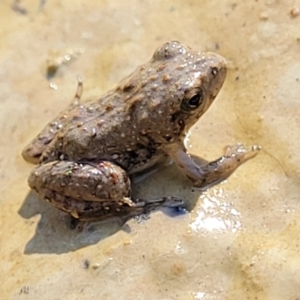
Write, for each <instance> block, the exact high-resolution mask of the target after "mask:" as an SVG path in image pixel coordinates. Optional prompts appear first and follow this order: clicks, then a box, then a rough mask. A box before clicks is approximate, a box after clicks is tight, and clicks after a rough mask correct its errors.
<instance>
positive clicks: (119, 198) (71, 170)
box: [28, 161, 183, 222]
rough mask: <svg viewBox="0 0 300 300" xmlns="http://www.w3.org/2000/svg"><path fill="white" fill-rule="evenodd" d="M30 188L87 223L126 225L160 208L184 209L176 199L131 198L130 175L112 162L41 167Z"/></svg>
mask: <svg viewBox="0 0 300 300" xmlns="http://www.w3.org/2000/svg"><path fill="white" fill-rule="evenodd" d="M28 182H29V186H30V187H31V188H32V189H33V190H35V191H36V192H37V193H38V194H39V195H40V196H41V197H42V198H44V199H46V200H47V201H49V202H50V203H52V204H53V205H54V206H55V207H57V208H59V209H60V210H62V211H64V212H66V213H69V214H70V215H71V216H72V217H73V218H75V219H77V220H78V221H83V222H93V221H103V220H110V219H118V220H121V221H122V222H126V221H127V220H128V219H130V218H132V217H135V216H137V215H140V214H148V213H149V212H150V211H152V210H154V209H155V208H157V207H159V206H173V207H174V206H175V207H176V206H182V205H183V202H182V200H180V199H177V198H174V197H165V198H162V199H155V200H142V199H139V200H136V201H133V200H131V198H130V189H131V187H130V179H129V177H128V176H127V174H126V172H125V171H124V170H123V169H122V168H120V167H119V166H117V165H115V164H114V163H111V162H108V161H102V162H99V163H87V162H85V163H76V162H71V161H55V162H50V163H47V164H41V165H39V166H38V167H36V168H35V169H34V170H33V171H32V173H31V174H30V176H29V179H28Z"/></svg>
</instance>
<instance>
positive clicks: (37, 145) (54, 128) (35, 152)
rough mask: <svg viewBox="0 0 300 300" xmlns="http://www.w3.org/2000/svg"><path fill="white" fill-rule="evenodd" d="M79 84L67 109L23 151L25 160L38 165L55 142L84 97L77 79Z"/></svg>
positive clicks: (79, 80)
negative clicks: (68, 117)
mask: <svg viewBox="0 0 300 300" xmlns="http://www.w3.org/2000/svg"><path fill="white" fill-rule="evenodd" d="M77 80H78V84H77V89H76V93H75V97H74V99H73V100H72V102H71V103H70V105H69V106H68V107H67V109H66V110H64V111H62V112H61V113H60V114H59V115H58V116H57V117H56V118H54V119H53V120H52V121H51V122H50V123H49V124H47V125H46V126H45V128H44V129H43V130H42V131H41V132H40V133H39V134H38V136H37V137H36V138H35V139H34V140H32V141H31V142H30V143H29V145H27V146H26V147H25V148H24V150H23V151H22V156H23V158H24V159H25V160H26V161H28V162H30V163H33V164H38V163H39V161H40V157H41V156H42V153H43V152H44V150H45V148H46V147H47V145H48V144H49V143H50V142H51V141H52V140H53V138H54V136H55V135H56V133H57V132H58V131H59V130H60V129H61V128H62V127H63V125H64V121H65V119H66V117H67V116H68V113H69V112H70V111H71V110H72V109H73V108H74V107H76V106H78V105H79V100H80V97H81V95H82V85H83V83H82V80H81V79H80V77H78V78H77Z"/></svg>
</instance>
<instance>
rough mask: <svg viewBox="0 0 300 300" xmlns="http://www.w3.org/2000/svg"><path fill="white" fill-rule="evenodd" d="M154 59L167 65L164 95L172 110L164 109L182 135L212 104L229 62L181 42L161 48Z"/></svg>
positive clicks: (176, 130)
mask: <svg viewBox="0 0 300 300" xmlns="http://www.w3.org/2000/svg"><path fill="white" fill-rule="evenodd" d="M153 61H157V63H158V64H160V65H161V66H162V65H166V66H167V68H165V70H167V69H168V72H169V74H170V76H169V78H166V79H168V80H169V82H168V84H167V86H168V88H166V89H165V95H164V97H165V101H164V102H165V104H166V106H167V107H168V109H165V110H164V111H165V112H167V114H168V116H169V118H170V119H171V121H172V122H173V125H174V127H173V128H174V133H175V132H177V135H178V134H180V133H181V132H182V131H186V130H188V129H189V128H190V127H191V126H192V125H193V124H194V123H195V122H196V121H197V120H198V119H199V118H200V117H201V116H202V115H203V114H204V113H205V112H206V110H207V109H208V108H209V106H210V105H211V104H212V102H213V100H214V99H215V97H216V96H217V94H218V92H219V91H220V89H221V87H222V85H223V83H224V80H225V77H226V61H225V59H224V58H222V57H221V56H219V55H217V54H214V53H205V52H200V51H193V50H190V49H189V48H187V47H185V46H182V45H181V44H180V43H179V42H169V43H166V44H164V45H163V46H162V47H160V48H158V49H157V50H156V52H155V53H154V55H153ZM165 70H164V71H165ZM164 71H162V73H163V72H164Z"/></svg>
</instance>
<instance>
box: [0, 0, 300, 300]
mask: <svg viewBox="0 0 300 300" xmlns="http://www.w3.org/2000/svg"><path fill="white" fill-rule="evenodd" d="M294 7H296V8H297V6H296V3H295V2H294V1H290V0H287V1H274V0H273V1H272V0H269V1H267V0H265V1H246V0H244V1H236V2H230V1H227V0H224V1H219V0H213V1H212V0H209V1H208V0H207V1H198V0H173V1H171V0H166V1H149V0H144V1H139V0H126V1H125V0H120V1H104V0H103V1H85V2H84V1H77V0H76V1H58V0H55V1H40V2H38V1H26V0H24V1H15V4H14V6H12V1H2V2H1V3H0V12H1V18H0V38H1V43H0V107H1V109H0V127H1V138H0V141H1V142H0V147H1V148H0V166H1V175H0V178H1V179H0V180H1V183H0V192H1V198H0V203H1V210H0V218H1V231H0V241H1V254H0V255H1V264H0V274H1V278H2V284H1V285H0V295H1V296H0V298H1V299H147V300H148V299H272V300H274V299H275V300H276V299H286V300H289V299H291V300H295V299H298V298H300V268H299V263H300V258H299V257H300V249H299V241H300V222H299V217H300V214H299V211H300V188H299V178H300V173H299V165H300V155H299V150H298V149H299V148H300V146H299V140H300V133H299V128H300V65H299V61H300V54H299V53H300V52H299V51H300V49H299V47H300V42H299V41H300V32H299V28H300V16H299V17H298V15H293V16H291V10H292V9H293V8H294ZM13 8H14V9H13ZM168 40H179V41H180V42H182V43H184V44H187V45H189V46H191V47H193V48H195V49H198V48H199V49H203V50H206V51H213V52H217V53H219V54H221V55H222V56H224V57H225V58H226V59H227V60H228V66H229V72H228V77H227V80H226V83H225V86H224V87H223V90H222V92H221V94H220V95H219V96H218V98H217V100H216V102H215V103H214V105H213V106H212V108H211V109H210V110H209V111H208V113H207V114H206V115H205V116H204V117H203V118H202V119H201V120H200V121H199V122H198V123H197V124H196V125H195V127H194V128H193V130H192V131H191V134H190V138H189V141H188V144H189V145H190V146H191V147H190V151H191V152H192V153H193V154H195V155H196V154H198V155H203V156H205V157H208V158H210V159H213V158H216V157H217V156H218V155H220V154H221V153H222V148H223V147H224V146H225V145H227V144H233V143H235V142H236V141H240V142H243V143H246V144H254V143H255V144H260V145H261V146H262V147H263V150H262V152H261V153H260V154H259V155H258V156H257V157H256V158H255V159H253V160H251V161H249V162H247V163H246V164H245V165H244V166H242V167H241V168H240V169H239V170H238V171H237V172H236V173H235V174H234V175H233V176H231V177H230V179H229V180H228V181H227V182H225V183H223V184H220V185H218V186H216V187H214V188H212V189H211V190H209V191H208V192H206V193H205V194H203V195H200V192H199V191H197V190H193V189H192V188H191V186H190V185H189V183H188V182H187V181H185V180H184V179H183V178H182V176H181V175H180V174H179V172H178V171H177V169H176V168H175V167H174V166H172V165H171V166H168V167H166V168H164V169H163V170H162V171H161V172H158V173H156V174H154V175H152V176H151V177H149V178H147V180H146V181H145V182H143V183H142V184H139V187H138V189H137V191H136V193H138V194H140V195H143V197H146V196H151V195H152V196H159V195H163V194H168V195H181V196H182V197H184V198H185V199H187V200H188V201H189V203H190V208H193V209H192V211H191V212H190V213H186V214H183V215H181V216H176V217H171V216H168V215H167V214H163V213H161V212H156V213H154V214H152V215H151V218H150V219H149V220H147V221H146V222H142V223H137V222H136V221H135V220H132V221H130V222H129V223H128V225H126V226H125V227H124V228H123V229H120V228H119V227H118V225H117V224H115V223H110V224H105V225H101V226H100V225H97V224H95V225H93V226H92V227H91V228H90V229H89V230H86V231H84V232H83V233H81V234H78V233H77V232H74V231H71V230H70V229H69V228H68V223H67V218H66V217H65V215H63V214H62V213H60V212H58V211H57V210H56V209H54V208H52V207H51V206H49V205H48V204H47V203H44V202H43V201H41V200H39V199H38V198H37V197H36V195H34V194H29V188H28V186H27V182H26V180H27V175H28V173H29V172H30V170H31V169H32V167H33V166H31V165H29V164H27V163H26V162H24V161H23V160H22V158H21V156H20V152H21V150H22V148H23V147H24V146H25V145H26V143H27V142H29V141H30V139H32V138H33V137H34V135H35V134H37V133H38V131H39V130H40V129H41V128H42V127H43V126H44V125H45V124H46V123H47V122H48V121H49V120H51V118H52V117H54V116H55V115H56V114H57V113H58V112H59V111H60V110H61V109H62V108H64V107H65V106H66V105H67V104H68V103H69V101H70V100H71V99H72V96H73V94H74V93H75V88H76V76H77V75H78V74H80V75H81V76H82V77H83V78H84V85H85V86H84V94H83V98H85V97H88V96H97V95H99V93H103V92H105V91H106V90H108V89H109V88H110V87H112V86H113V85H114V84H116V83H117V82H118V80H120V79H121V78H122V77H123V76H125V75H127V74H128V73H129V72H131V71H132V70H133V69H134V68H135V67H136V66H137V65H138V64H140V63H143V62H145V61H146V60H148V59H149V57H150V56H151V55H152V53H153V51H154V49H155V48H156V47H157V46H159V45H160V44H162V43H163V42H165V41H168ZM65 55H70V56H71V62H69V61H68V59H69V57H65ZM53 57H54V58H58V59H60V58H61V59H62V60H63V62H64V64H63V65H62V66H61V67H60V68H59V70H58V72H57V73H56V75H55V76H54V77H53V78H52V79H49V80H47V78H46V76H45V75H46V65H47V60H48V59H50V58H53ZM50 84H51V86H52V88H50Z"/></svg>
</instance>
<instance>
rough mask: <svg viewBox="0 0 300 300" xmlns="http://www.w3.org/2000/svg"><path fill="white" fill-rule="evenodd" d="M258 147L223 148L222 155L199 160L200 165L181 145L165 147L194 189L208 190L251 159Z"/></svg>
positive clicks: (236, 146) (238, 146)
mask: <svg viewBox="0 0 300 300" xmlns="http://www.w3.org/2000/svg"><path fill="white" fill-rule="evenodd" d="M260 149H261V148H260V147H259V146H252V147H245V146H243V145H242V144H236V145H234V146H227V147H225V149H224V150H225V151H224V155H223V156H221V157H219V158H218V159H216V160H214V161H212V162H208V161H205V160H204V159H201V165H198V164H196V162H195V161H194V160H193V159H192V158H191V157H190V156H189V155H188V154H187V152H186V149H185V148H184V146H183V145H177V144H171V145H166V146H165V152H166V153H167V154H168V155H170V157H171V158H172V159H173V160H174V162H175V163H176V165H177V166H178V167H179V168H180V169H181V171H182V172H183V173H184V174H185V175H186V177H187V178H189V179H190V180H191V181H192V182H193V184H194V186H195V187H201V188H208V187H210V186H212V185H215V184H218V183H220V182H221V181H222V180H224V179H226V178H227V177H229V176H230V175H231V174H232V173H233V172H234V171H235V170H236V169H237V168H238V167H239V166H240V165H242V164H243V163H244V162H246V161H247V160H249V159H251V158H253V157H254V156H255V155H256V154H257V153H258V152H259V150H260Z"/></svg>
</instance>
